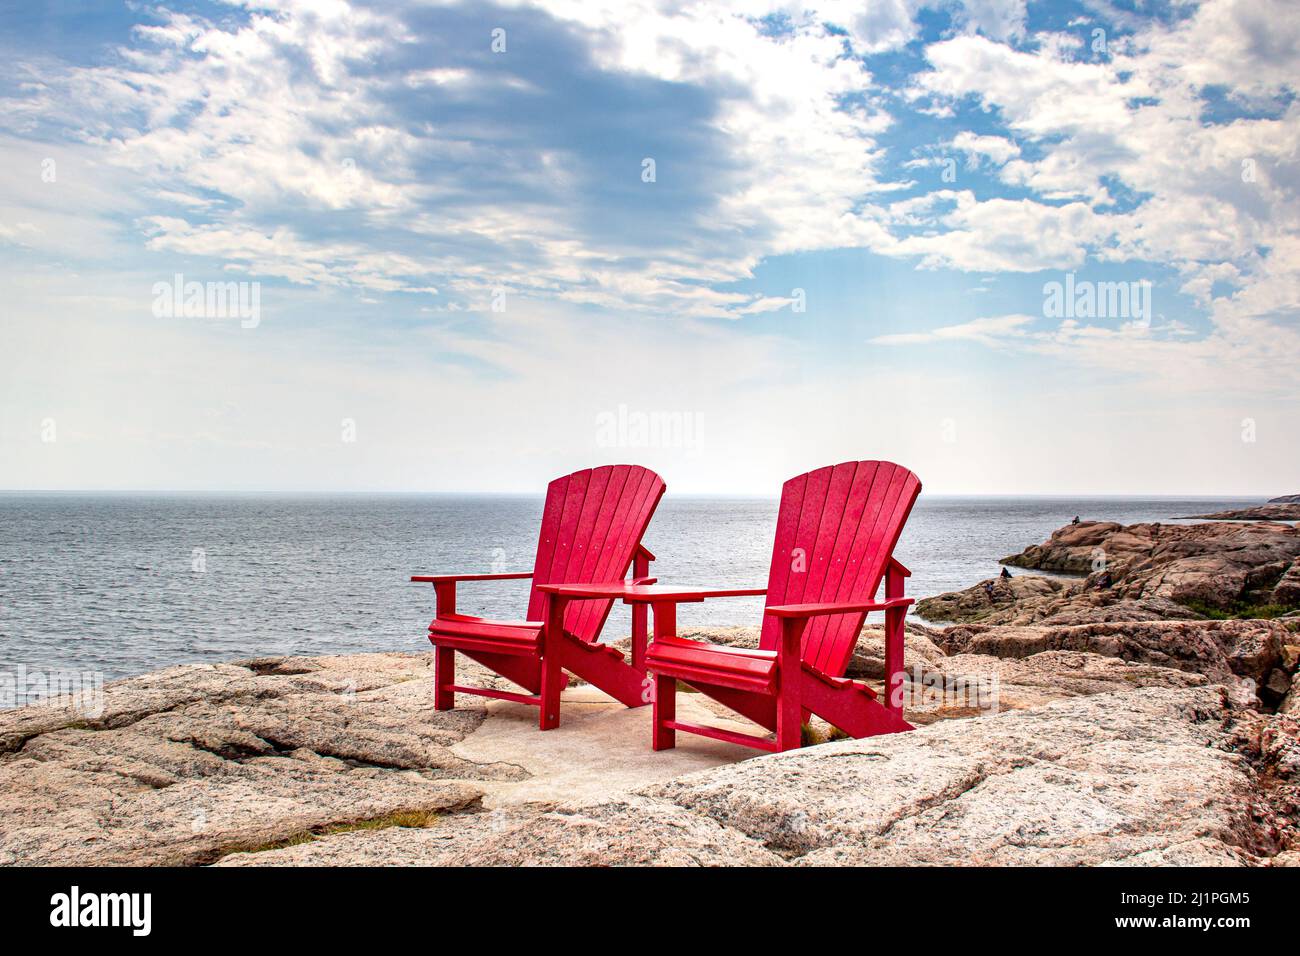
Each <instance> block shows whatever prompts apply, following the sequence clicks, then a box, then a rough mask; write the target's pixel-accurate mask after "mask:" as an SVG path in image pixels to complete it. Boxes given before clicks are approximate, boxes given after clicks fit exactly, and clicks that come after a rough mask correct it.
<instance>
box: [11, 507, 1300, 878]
mask: <svg viewBox="0 0 1300 956" xmlns="http://www.w3.org/2000/svg"><path fill="white" fill-rule="evenodd" d="M1098 552H1100V557H1099V554H1098ZM1298 557H1300V540H1298V539H1297V532H1296V529H1295V528H1294V527H1291V526H1287V525H1277V524H1257V525H1243V526H1232V525H1214V524H1207V525H1192V526H1186V525H1134V526H1128V527H1124V526H1120V525H1115V524H1113V523H1106V522H1080V523H1079V524H1077V525H1069V526H1066V527H1065V528H1062V529H1060V530H1058V531H1057V532H1056V533H1054V534H1053V535H1052V537H1051V539H1049V540H1048V541H1047V542H1044V543H1043V544H1041V545H1035V546H1033V547H1031V548H1027V549H1026V550H1025V551H1024V552H1022V553H1021V554H1019V555H1013V556H1011V557H1009V558H1007V559H1006V562H1005V563H1007V564H1009V565H1012V566H1016V567H1021V568H1025V569H1030V570H1032V571H1034V572H1042V571H1059V572H1070V573H1074V574H1076V575H1079V576H1077V577H1072V578H1054V577H1047V576H1043V575H1042V574H1041V573H1031V574H1020V575H1017V576H1015V577H1013V578H1011V579H1010V580H1007V579H994V580H991V581H986V582H981V583H980V584H978V585H976V586H974V587H972V588H968V589H966V590H964V591H961V592H955V593H952V594H945V595H938V596H936V597H934V598H930V599H928V600H927V601H924V602H922V603H921V605H920V608H921V613H922V614H923V616H924V617H925V618H926V619H927V620H929V621H940V620H942V621H948V622H952V623H951V626H948V627H945V628H938V627H929V626H925V625H922V624H920V623H915V622H912V623H909V625H908V628H907V644H906V651H905V661H906V664H907V667H908V677H909V685H908V686H909V691H910V694H909V698H908V700H909V706H908V708H907V716H908V718H909V719H910V720H911V721H912V722H913V723H914V724H916V725H917V727H918V729H917V730H916V731H914V732H912V733H908V734H900V735H892V736H886V737H876V738H871V739H867V740H861V741H857V740H830V742H825V743H817V744H816V745H815V746H806V747H804V748H803V749H801V750H799V751H795V752H791V753H787V754H784V755H765V756H758V757H755V756H753V751H748V750H744V749H743V748H738V747H732V746H731V745H725V744H719V743H716V742H711V741H704V740H703V738H701V739H700V741H699V742H695V743H692V744H685V743H684V744H683V745H682V746H679V748H678V749H677V750H675V751H665V752H662V753H659V754H655V753H653V752H651V751H649V750H648V748H647V747H646V745H645V744H646V741H645V725H646V721H645V720H644V719H643V718H644V716H645V715H644V713H643V712H641V711H629V710H626V709H624V708H622V707H618V706H614V705H611V704H609V703H608V702H604V701H603V700H601V699H597V698H598V697H599V695H595V696H593V695H594V694H595V692H594V691H593V690H592V689H590V688H585V687H581V686H574V687H570V688H569V690H567V691H566V699H567V700H568V701H569V704H567V705H566V706H567V707H568V710H567V711H566V718H565V724H564V725H562V726H561V728H560V729H559V730H557V731H551V732H548V733H546V734H539V733H538V732H536V731H535V730H534V729H533V721H534V720H535V714H534V713H533V711H532V710H531V709H529V708H523V707H520V706H519V705H515V704H510V703H507V702H503V701H494V702H491V703H488V702H485V701H483V700H482V699H476V698H462V699H461V705H460V706H459V707H458V709H456V710H454V711H447V712H436V711H434V710H433V709H432V683H431V677H432V657H431V655H428V654H398V653H393V654H360V655H348V656H340V657H318V658H267V659H260V660H251V661H242V662H236V663H231V664H220V665H192V666H182V667H173V668H169V669H167V670H164V671H159V672H156V673H152V674H145V675H142V676H139V677H133V678H128V679H126V680H123V681H118V682H116V683H114V684H111V685H109V686H108V687H107V688H106V689H105V693H104V700H103V707H102V709H101V710H100V711H99V712H98V713H96V714H93V715H88V714H86V713H83V712H79V711H78V710H77V709H76V708H74V707H72V706H70V705H69V706H62V707H60V706H55V705H53V704H44V705H32V706H28V707H25V708H21V709H18V710H10V711H3V712H0V864H4V865H31V864H72V865H95V864H108V865H120V864H146V865H209V864H218V865H221V866H233V865H240V866H255V865H322V864H324V865H368V864H425V865H432V864H437V865H455V864H488V865H516V864H523V865H532V864H537V865H546V864H595V865H618V864H646V863H657V864H674V863H676V864H703V865H710V864H725V865H761V866H769V865H770V866H781V865H821V864H831V865H838V864H881V863H883V864H912V863H930V864H952V865H968V864H974V865H980V864H1004V865H1039V864H1065V865H1097V864H1122V865H1185V864H1223V865H1249V866H1265V865H1278V866H1282V865H1296V864H1297V863H1300V700H1298V699H1297V694H1296V692H1295V691H1294V690H1293V689H1292V684H1293V681H1294V675H1295V672H1296V667H1297V657H1298V656H1300V633H1297V629H1298V628H1300V618H1297V617H1295V616H1294V611H1295V608H1296V605H1297V603H1300V601H1298V600H1297V589H1296V584H1297V577H1298V576H1300V570H1297V563H1298V562H1297V558H1298ZM1258 608H1266V609H1267V610H1268V613H1270V614H1272V615H1274V616H1272V617H1268V618H1250V617H1244V618H1239V617H1235V616H1234V615H1237V614H1240V613H1244V612H1248V611H1250V610H1252V609H1258ZM1288 615H1290V616H1288ZM695 633H697V634H701V635H704V636H707V637H709V638H710V639H712V640H716V641H721V642H726V643H735V644H752V643H755V642H756V641H757V634H756V629H754V628H741V627H738V628H722V629H710V630H707V631H698V632H695ZM851 673H852V674H853V675H854V676H857V677H859V678H861V679H866V680H876V681H878V680H880V678H881V677H882V676H883V673H884V665H883V637H882V634H881V631H880V629H879V627H874V626H868V627H867V628H864V630H863V633H862V635H861V637H860V639H859V643H858V648H857V652H856V654H855V656H854V659H853V663H852V665H851ZM468 679H469V680H471V681H475V682H478V681H483V682H487V681H490V680H492V678H491V677H490V676H489V675H487V674H485V673H479V674H470V675H468ZM971 687H979V688H982V690H981V692H980V694H978V695H975V696H972V695H971V694H970V693H969V691H970V688H971ZM989 688H992V690H993V692H994V693H993V697H992V699H991V700H990V698H989V697H988V696H987V695H986V694H985V692H986V691H987V690H988V689H989ZM679 700H680V701H684V702H685V703H679V706H686V707H692V708H696V710H697V712H699V713H703V714H705V716H706V718H707V719H710V720H717V719H720V718H721V717H722V714H721V713H716V712H711V711H710V708H711V704H710V702H709V701H708V700H707V699H705V698H702V696H701V695H696V694H684V695H681V697H680V698H679ZM991 704H992V706H990V705H991ZM567 714H572V715H573V716H567ZM826 730H827V728H824V727H820V728H819V727H811V728H809V742H810V743H813V742H815V741H819V740H825V739H827V738H828V737H829V736H831V735H830V734H827V733H826V732H825V731H826Z"/></svg>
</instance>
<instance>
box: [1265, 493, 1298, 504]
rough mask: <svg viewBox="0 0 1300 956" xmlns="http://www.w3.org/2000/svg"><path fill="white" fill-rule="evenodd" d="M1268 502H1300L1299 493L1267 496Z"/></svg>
mask: <svg viewBox="0 0 1300 956" xmlns="http://www.w3.org/2000/svg"><path fill="white" fill-rule="evenodd" d="M1268 503H1269V504H1271V505H1286V504H1300V495H1279V496H1278V497H1277V498H1269V499H1268Z"/></svg>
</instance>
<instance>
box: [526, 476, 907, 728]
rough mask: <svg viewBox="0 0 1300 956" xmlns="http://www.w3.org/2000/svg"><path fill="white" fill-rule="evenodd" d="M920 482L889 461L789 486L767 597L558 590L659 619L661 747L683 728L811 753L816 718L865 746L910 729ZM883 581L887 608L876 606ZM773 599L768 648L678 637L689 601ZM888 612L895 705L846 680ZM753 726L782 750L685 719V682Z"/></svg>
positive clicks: (653, 667) (660, 588) (652, 666)
mask: <svg viewBox="0 0 1300 956" xmlns="http://www.w3.org/2000/svg"><path fill="white" fill-rule="evenodd" d="M920 491H921V482H920V481H919V480H918V479H917V477H916V476H915V475H914V474H912V473H911V472H910V471H908V470H907V469H905V468H902V467H900V466H898V465H895V464H892V463H890V462H884V461H851V462H845V463H844V464H841V465H835V466H834V467H826V468H819V469H818V470H816V471H811V472H808V473H807V474H805V475H800V476H799V477H797V478H792V479H790V480H789V481H787V482H786V483H785V487H784V488H783V489H782V492H781V507H780V512H779V515H778V518H777V529H776V543H775V545H774V547H773V549H772V567H771V571H770V573H769V575H768V584H767V587H766V588H756V589H747V588H736V589H723V590H716V589H714V590H700V589H695V588H673V587H668V586H665V585H651V586H645V585H633V586H630V587H629V586H625V585H613V586H606V587H604V588H582V587H569V586H555V587H547V588H544V590H547V591H549V592H551V593H553V594H555V595H556V597H557V598H565V599H569V600H577V599H581V598H592V597H597V596H608V597H619V598H621V599H622V600H623V601H624V602H625V603H628V604H631V605H632V606H633V607H638V606H646V605H649V606H650V607H651V608H652V609H653V611H654V639H653V642H652V643H651V644H650V647H649V650H648V652H647V654H646V659H645V663H646V668H647V669H648V670H649V671H650V672H651V673H652V674H653V675H654V687H655V692H654V741H653V742H654V749H656V750H664V749H668V748H671V747H673V746H674V745H675V743H676V732H677V731H679V730H683V731H687V732H689V733H694V734H702V735H704V736H706V737H715V738H717V739H719V740H726V741H729V742H731V743H739V744H745V745H747V746H751V747H758V748H761V749H764V750H777V751H781V750H790V749H792V748H795V747H798V746H799V744H800V725H801V724H802V723H803V722H804V721H805V720H806V719H807V716H808V714H809V713H813V714H817V715H818V716H819V717H821V718H822V719H824V720H826V721H827V722H828V723H830V724H832V725H833V726H835V727H838V728H839V729H840V730H842V731H844V732H846V733H848V734H851V735H852V736H854V737H869V736H872V735H874V734H882V733H895V732H898V731H904V730H911V729H912V725H911V724H909V723H907V722H906V721H905V720H903V706H902V680H903V619H904V617H905V615H906V613H907V607H908V606H909V605H910V604H912V599H911V598H905V597H904V596H903V583H904V579H905V578H907V577H908V576H909V575H910V572H909V571H908V570H907V568H905V567H903V565H902V564H900V563H899V562H898V561H897V560H896V559H895V558H894V556H893V550H894V546H895V544H897V542H898V537H899V534H900V533H901V532H902V529H903V525H904V524H905V523H906V521H907V517H908V515H909V514H910V513H911V510H912V505H913V503H914V502H915V501H916V497H917V495H918V494H920ZM882 579H883V580H884V582H885V599H884V600H883V601H877V600H876V594H877V592H878V591H879V589H880V583H881V581H882ZM756 594H766V595H767V600H768V607H767V608H766V610H765V612H764V615H763V628H762V631H761V634H760V639H759V647H758V649H757V650H751V649H743V648H735V647H723V646H718V645H714V644H708V643H705V642H702V641H693V640H688V639H686V638H682V637H678V636H677V627H676V610H677V605H678V604H680V603H683V602H693V601H703V600H705V599H707V598H714V597H734V596H739V595H756ZM871 611H884V612H885V672H886V674H885V677H886V681H885V688H886V691H887V693H886V698H887V699H886V700H885V701H883V702H882V701H880V700H878V699H877V694H876V693H875V691H873V690H872V689H871V688H870V687H869V686H867V685H866V684H863V683H859V682H857V681H851V680H847V679H845V678H844V676H843V675H844V671H845V668H846V667H847V666H848V662H849V659H850V657H851V655H852V653H853V647H854V645H855V643H856V642H857V637H858V632H859V631H860V630H861V629H862V622H863V620H864V619H865V617H866V615H867V613H868V612H871ZM679 680H681V681H683V682H685V683H687V684H689V685H691V686H692V687H694V688H696V689H697V690H699V691H701V692H703V693H705V694H707V695H708V696H710V697H712V698H714V699H715V700H717V701H719V702H720V703H722V704H724V705H726V706H727V707H729V708H731V709H732V710H734V711H736V712H738V713H740V714H742V715H744V716H745V717H748V718H749V719H750V720H752V721H754V722H755V723H757V724H760V725H761V726H763V727H766V728H768V729H769V730H772V731H775V732H776V740H775V741H771V740H768V739H766V738H764V737H758V736H755V735H752V734H742V733H736V732H732V731H728V730H723V729H721V728H718V727H702V726H698V725H694V724H687V723H683V722H681V721H679V720H677V716H676V692H677V681H679Z"/></svg>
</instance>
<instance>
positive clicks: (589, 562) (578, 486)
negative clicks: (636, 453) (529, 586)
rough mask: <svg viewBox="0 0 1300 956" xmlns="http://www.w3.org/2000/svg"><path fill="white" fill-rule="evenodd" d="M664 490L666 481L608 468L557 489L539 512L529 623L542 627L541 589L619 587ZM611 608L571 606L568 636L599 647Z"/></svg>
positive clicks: (566, 480) (564, 481)
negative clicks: (555, 586) (597, 641)
mask: <svg viewBox="0 0 1300 956" xmlns="http://www.w3.org/2000/svg"><path fill="white" fill-rule="evenodd" d="M664 487H665V486H664V480H663V479H662V478H660V477H659V476H658V475H656V474H655V473H654V472H653V471H650V470H649V469H648V468H642V467H641V466H640V465H603V466H601V467H600V468H587V469H584V470H582V471H575V472H574V473H573V474H571V475H565V476H564V477H563V478H556V479H555V480H554V481H552V482H551V483H550V484H549V485H548V486H547V488H546V504H545V506H544V507H543V510H542V530H541V534H540V535H539V536H538V540H537V561H536V562H535V564H534V565H533V590H532V593H531V594H530V595H529V599H528V620H530V621H540V620H541V619H542V614H543V613H544V612H543V608H544V607H545V595H543V594H541V593H540V592H539V591H538V590H537V585H539V584H613V583H615V582H617V581H621V580H622V579H623V577H624V576H625V575H626V574H627V572H628V568H630V567H631V566H632V558H633V556H634V555H635V552H636V548H637V545H638V544H639V543H640V542H641V536H642V535H643V534H645V530H646V527H647V526H648V525H649V524H650V518H651V516H652V515H653V514H654V513H655V508H656V507H657V506H658V504H659V499H660V498H662V497H663V493H664ZM613 603H614V602H613V601H609V600H595V601H573V602H572V603H570V604H569V607H568V609H567V610H566V612H565V615H564V629H565V630H566V631H568V632H569V633H570V634H573V635H574V636H575V637H578V638H580V639H582V640H584V641H594V640H595V639H596V638H597V637H598V636H599V635H600V629H601V628H602V627H603V626H604V624H605V618H606V617H608V616H609V609H610V606H611V605H612V604H613Z"/></svg>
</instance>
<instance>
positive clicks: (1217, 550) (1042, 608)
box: [916, 521, 1300, 709]
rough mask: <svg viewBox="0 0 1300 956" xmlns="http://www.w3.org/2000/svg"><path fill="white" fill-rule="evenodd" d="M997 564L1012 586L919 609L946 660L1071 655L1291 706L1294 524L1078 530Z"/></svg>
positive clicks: (1298, 545) (1299, 554)
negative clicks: (1201, 679) (1159, 671)
mask: <svg viewBox="0 0 1300 956" xmlns="http://www.w3.org/2000/svg"><path fill="white" fill-rule="evenodd" d="M1002 563H1003V564H1007V565H1010V566H1012V567H1020V568H1025V569H1029V570H1035V571H1048V572H1058V573H1066V574H1073V575H1075V577H1073V578H1049V577H1043V576H1039V575H1018V576H1016V577H1014V578H1012V579H1011V580H1005V579H998V578H994V579H991V580H989V581H983V582H980V583H979V584H977V585H974V586H973V587H970V588H966V589H965V590H962V591H955V592H951V593H948V594H940V595H936V596H935V597H931V598H926V599H924V600H922V601H920V602H918V603H917V605H916V611H917V613H918V614H919V615H920V616H921V617H922V618H924V619H925V620H927V621H931V622H934V623H941V622H942V623H948V624H951V625H952V626H950V627H947V628H946V629H944V630H941V631H937V632H936V636H935V638H934V640H935V643H937V644H938V645H939V646H940V647H941V648H942V649H943V650H944V651H946V652H947V653H948V654H987V655H993V656H995V657H1002V658H1025V657H1029V656H1031V655H1035V654H1041V653H1044V652H1054V651H1079V652H1087V653H1093V654H1102V655H1105V656H1111V657H1118V658H1120V659H1122V660H1126V661H1130V662H1134V663H1141V664H1150V665H1157V666H1161V667H1171V668H1174V669H1177V670H1181V671H1189V672H1196V673H1200V674H1204V675H1205V676H1206V677H1208V678H1209V679H1211V680H1212V681H1215V682H1216V683H1224V684H1227V685H1229V686H1232V687H1233V688H1234V693H1235V694H1236V695H1237V696H1238V698H1239V699H1240V700H1241V701H1243V702H1246V703H1251V704H1253V705H1255V706H1262V707H1265V708H1267V709H1273V708H1279V709H1280V708H1281V707H1282V706H1283V705H1284V704H1287V702H1288V701H1293V700H1294V697H1295V692H1294V690H1293V689H1292V687H1293V684H1295V683H1297V682H1296V681H1295V678H1294V675H1295V673H1296V669H1297V657H1300V633H1298V631H1300V530H1297V529H1296V528H1295V527H1293V526H1291V525H1284V524H1271V523H1255V524H1246V525H1222V524H1198V525H1166V524H1155V523H1149V524H1137V525H1128V526H1125V525H1120V524H1117V523H1115V522H1105V521H1082V522H1080V523H1078V524H1070V525H1066V526H1065V527H1063V528H1059V529H1057V530H1056V531H1054V532H1052V535H1051V537H1050V538H1049V539H1048V540H1047V541H1046V542H1044V543H1042V544H1037V545H1032V546H1031V547H1028V548H1026V549H1025V550H1024V551H1022V552H1021V553H1020V554H1016V555H1011V556H1010V557H1007V558H1004V559H1003V561H1002Z"/></svg>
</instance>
